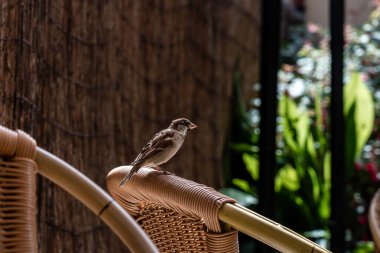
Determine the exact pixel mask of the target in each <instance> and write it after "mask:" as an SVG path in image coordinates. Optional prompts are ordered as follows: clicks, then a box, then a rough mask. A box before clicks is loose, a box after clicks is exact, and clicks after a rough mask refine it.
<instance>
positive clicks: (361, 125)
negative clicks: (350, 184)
mask: <svg viewBox="0 0 380 253" xmlns="http://www.w3.org/2000/svg"><path fill="white" fill-rule="evenodd" d="M353 107H354V108H355V110H354V113H353V114H354V115H353V120H354V124H355V137H356V145H355V153H354V156H355V157H357V156H358V155H359V154H360V152H361V150H362V148H363V146H364V144H365V143H366V142H367V140H368V138H369V136H370V135H371V133H372V129H373V124H374V118H375V106H374V103H373V99H372V95H371V93H370V91H369V89H368V87H367V86H366V85H365V84H364V82H363V80H362V78H361V75H360V73H352V75H351V80H350V82H349V83H348V84H346V85H345V86H344V113H345V116H346V118H347V117H348V118H347V120H348V119H349V114H350V113H352V108H353ZM351 120H352V119H351ZM348 123H349V122H348ZM348 134H351V133H348Z"/></svg>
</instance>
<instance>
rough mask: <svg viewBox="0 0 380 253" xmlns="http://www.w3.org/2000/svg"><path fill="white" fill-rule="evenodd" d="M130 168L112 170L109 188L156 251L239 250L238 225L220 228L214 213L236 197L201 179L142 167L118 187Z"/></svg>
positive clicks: (223, 251) (214, 251) (216, 214)
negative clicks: (136, 222) (232, 227)
mask: <svg viewBox="0 0 380 253" xmlns="http://www.w3.org/2000/svg"><path fill="white" fill-rule="evenodd" d="M129 169H130V167H119V168H116V169H114V170H112V171H111V172H110V173H109V174H108V176H107V186H108V190H109V192H110V193H111V195H112V196H113V197H114V198H115V200H116V201H117V202H118V203H119V204H120V205H121V206H122V207H124V208H125V209H126V210H127V211H128V212H129V213H130V214H131V215H133V216H134V217H135V218H136V219H137V221H138V223H139V224H140V225H141V226H142V227H143V229H144V230H145V231H146V232H147V234H148V235H149V236H150V237H151V239H152V240H153V242H154V243H155V245H156V246H157V248H158V249H159V250H160V252H170V253H171V252H210V253H211V252H212V253H216V252H218V253H235V252H239V247H238V239H237V231H235V230H232V231H231V230H229V231H223V230H222V227H221V225H220V222H219V219H218V210H219V208H220V207H221V206H222V205H223V204H224V203H234V202H235V200H233V199H231V198H229V197H227V196H225V195H223V194H221V193H219V192H217V191H215V190H214V189H212V188H210V187H207V186H205V185H201V184H198V183H196V182H193V181H190V180H186V179H183V178H180V177H177V176H174V175H163V174H162V173H159V172H157V171H153V170H151V169H147V168H142V169H140V170H139V172H138V173H137V174H135V175H134V176H133V177H132V178H131V179H130V180H129V181H128V182H127V183H126V184H125V185H124V187H119V183H120V180H121V179H122V178H123V177H124V175H125V174H126V173H128V171H129Z"/></svg>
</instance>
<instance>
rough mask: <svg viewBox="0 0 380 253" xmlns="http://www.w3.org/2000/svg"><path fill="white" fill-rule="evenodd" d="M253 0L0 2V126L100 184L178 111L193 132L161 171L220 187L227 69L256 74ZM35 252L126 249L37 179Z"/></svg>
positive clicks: (249, 78)
mask: <svg viewBox="0 0 380 253" xmlns="http://www.w3.org/2000/svg"><path fill="white" fill-rule="evenodd" d="M258 2H259V1H249V0H238V1H227V0H223V1H217V0H214V1H201V0H199V1H196V0H193V1H190V0H188V1H186V0H179V1H175V0H172V1H169V0H168V1H132V0H126V1H125V0H116V1H107V0H98V1H95V0H78V1H77V0H55V1H48V0H38V1H27V0H18V1H17V0H2V1H0V124H2V125H4V126H6V127H9V128H13V129H16V128H20V129H23V130H24V131H26V132H28V133H30V134H31V135H32V136H33V137H34V138H35V139H36V140H37V142H38V144H39V146H41V147H43V148H45V149H47V150H48V151H50V152H52V153H54V154H56V155H57V156H59V157H61V158H63V159H65V160H66V161H67V162H69V163H71V164H72V165H74V166H75V167H77V168H79V169H80V170H81V171H82V172H83V173H85V174H86V175H88V176H89V177H90V178H91V179H93V180H94V181H95V182H97V183H98V184H99V185H101V186H102V187H105V176H106V174H107V173H108V171H109V170H110V169H111V168H113V167H116V166H119V165H123V164H128V163H130V162H131V161H132V160H133V158H134V156H135V155H136V154H137V153H138V151H139V150H140V149H141V147H142V146H143V145H144V144H145V143H146V141H148V140H149V139H150V138H151V136H152V135H153V134H154V133H155V132H156V131H158V130H160V129H162V128H165V127H166V126H167V125H168V124H169V123H170V121H171V120H172V119H174V118H176V117H182V116H183V117H188V118H189V119H191V120H192V121H194V122H195V123H196V124H197V125H198V126H199V128H198V129H197V130H195V131H192V132H190V133H189V136H188V137H187V140H186V142H185V144H184V146H183V147H182V149H181V151H180V152H179V154H178V155H177V156H176V157H175V158H174V159H173V160H172V161H171V162H170V163H168V164H167V165H166V166H164V167H165V169H167V170H171V171H173V172H175V173H176V174H177V175H179V176H182V177H185V178H189V179H193V180H196V181H198V182H201V183H204V184H207V185H210V186H213V187H220V186H221V185H222V183H223V180H222V173H221V160H222V159H221V158H222V155H223V145H224V142H225V136H226V132H227V131H228V125H229V119H230V115H229V111H230V102H231V93H232V82H231V81H232V71H233V67H234V65H235V63H236V62H237V61H239V63H240V70H241V73H242V75H243V77H244V83H243V87H244V88H245V89H246V91H249V85H250V84H252V83H253V82H255V81H257V70H258V66H257V64H258V56H259V55H258V48H259V47H258V42H259V37H258V35H259V22H258V21H259V6H258ZM37 194H38V203H37V205H38V210H39V211H38V224H39V226H38V229H39V247H40V252H123V251H125V247H124V246H123V245H122V244H121V243H120V241H119V240H118V239H117V237H116V236H114V235H112V233H111V232H110V230H109V229H108V228H106V227H105V225H103V224H102V223H101V222H100V221H99V219H98V218H97V217H96V216H95V215H92V214H91V213H90V212H89V211H88V210H86V209H85V207H84V206H82V205H81V204H80V203H79V202H78V201H76V200H74V199H73V198H72V197H70V196H69V195H68V194H67V193H65V192H64V191H62V190H61V189H59V188H58V187H56V186H54V185H53V184H52V183H51V182H49V181H47V180H45V179H43V178H39V180H38V192H37Z"/></svg>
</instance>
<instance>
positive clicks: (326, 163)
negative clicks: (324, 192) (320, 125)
mask: <svg viewBox="0 0 380 253" xmlns="http://www.w3.org/2000/svg"><path fill="white" fill-rule="evenodd" d="M323 176H324V183H325V185H326V186H328V187H329V189H330V186H331V152H330V151H327V152H326V154H325V158H324V159H323Z"/></svg>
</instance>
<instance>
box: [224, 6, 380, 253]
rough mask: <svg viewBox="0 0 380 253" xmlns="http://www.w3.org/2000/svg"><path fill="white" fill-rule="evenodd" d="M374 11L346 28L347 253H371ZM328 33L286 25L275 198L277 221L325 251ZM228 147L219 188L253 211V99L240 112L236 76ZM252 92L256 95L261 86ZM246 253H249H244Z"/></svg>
mask: <svg viewBox="0 0 380 253" xmlns="http://www.w3.org/2000/svg"><path fill="white" fill-rule="evenodd" d="M379 28H380V13H379V10H375V11H374V12H373V13H372V14H371V16H370V17H369V19H368V20H367V21H366V22H365V23H364V24H362V25H360V26H358V27H351V26H348V25H347V26H346V30H345V33H346V34H345V36H346V45H345V70H344V73H345V76H344V82H345V86H344V117H345V124H346V129H345V143H346V145H345V152H346V160H345V168H346V173H347V174H346V175H347V179H348V182H347V188H346V194H347V198H348V200H349V209H348V210H347V226H348V227H347V236H346V237H347V243H348V245H349V250H350V252H373V251H374V246H373V242H372V241H371V235H370V232H369V228H368V222H367V213H368V208H369V203H370V201H371V198H372V196H373V194H374V192H375V191H376V190H377V189H378V187H379V186H380V184H379V178H380V177H379V161H380V128H379V127H380V125H379V119H380V117H379V116H380V67H379V64H378V59H379V57H380V29H379ZM329 66H330V52H329V34H328V32H327V31H325V30H324V29H323V28H321V27H318V26H317V25H315V24H310V23H309V24H306V25H303V24H301V25H294V26H290V27H289V29H288V33H287V38H285V39H284V43H283V44H282V47H281V68H280V71H279V73H278V78H279V87H278V99H279V106H278V119H277V122H278V124H277V136H276V141H277V150H276V163H277V167H276V176H275V179H274V180H275V192H276V200H275V201H276V203H277V205H278V206H279V207H281V208H279V209H278V210H277V213H276V218H277V220H276V221H278V222H279V223H281V224H283V225H285V226H288V227H290V228H291V229H294V230H296V231H297V232H300V233H302V234H304V235H305V236H307V237H309V238H310V239H312V240H314V241H316V242H318V243H320V244H321V245H323V246H325V247H328V243H329V230H328V225H329V218H330V187H331V169H332V168H331V160H330V159H331V150H330V147H329V140H330V138H331V136H330V133H329V128H330V118H329V106H330V92H331V88H330V68H329ZM233 81H234V88H235V92H234V95H235V100H234V102H235V105H234V108H235V109H234V112H233V114H234V116H233V118H232V119H233V121H232V124H231V125H232V131H233V132H234V133H237V134H236V135H234V136H233V138H232V140H231V142H230V144H229V162H230V165H231V166H233V167H234V170H233V171H234V172H233V173H232V175H230V179H229V181H228V182H227V185H228V186H229V187H226V188H224V189H222V191H224V192H225V193H227V194H230V195H232V196H234V197H235V198H237V199H238V200H239V201H240V203H241V204H243V205H245V206H247V207H249V208H251V209H253V210H256V208H257V203H258V194H257V193H258V191H257V184H258V179H259V159H258V150H259V147H258V138H259V134H260V129H259V122H260V112H259V107H260V104H261V100H260V97H255V98H253V99H252V100H251V102H250V105H249V107H248V108H246V107H245V106H243V100H242V98H241V96H240V95H239V92H240V91H239V86H240V78H239V70H238V68H237V69H236V71H235V75H234V80H233ZM253 89H254V90H255V91H257V92H258V93H259V92H260V84H254V85H253ZM247 252H248V251H247Z"/></svg>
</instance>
